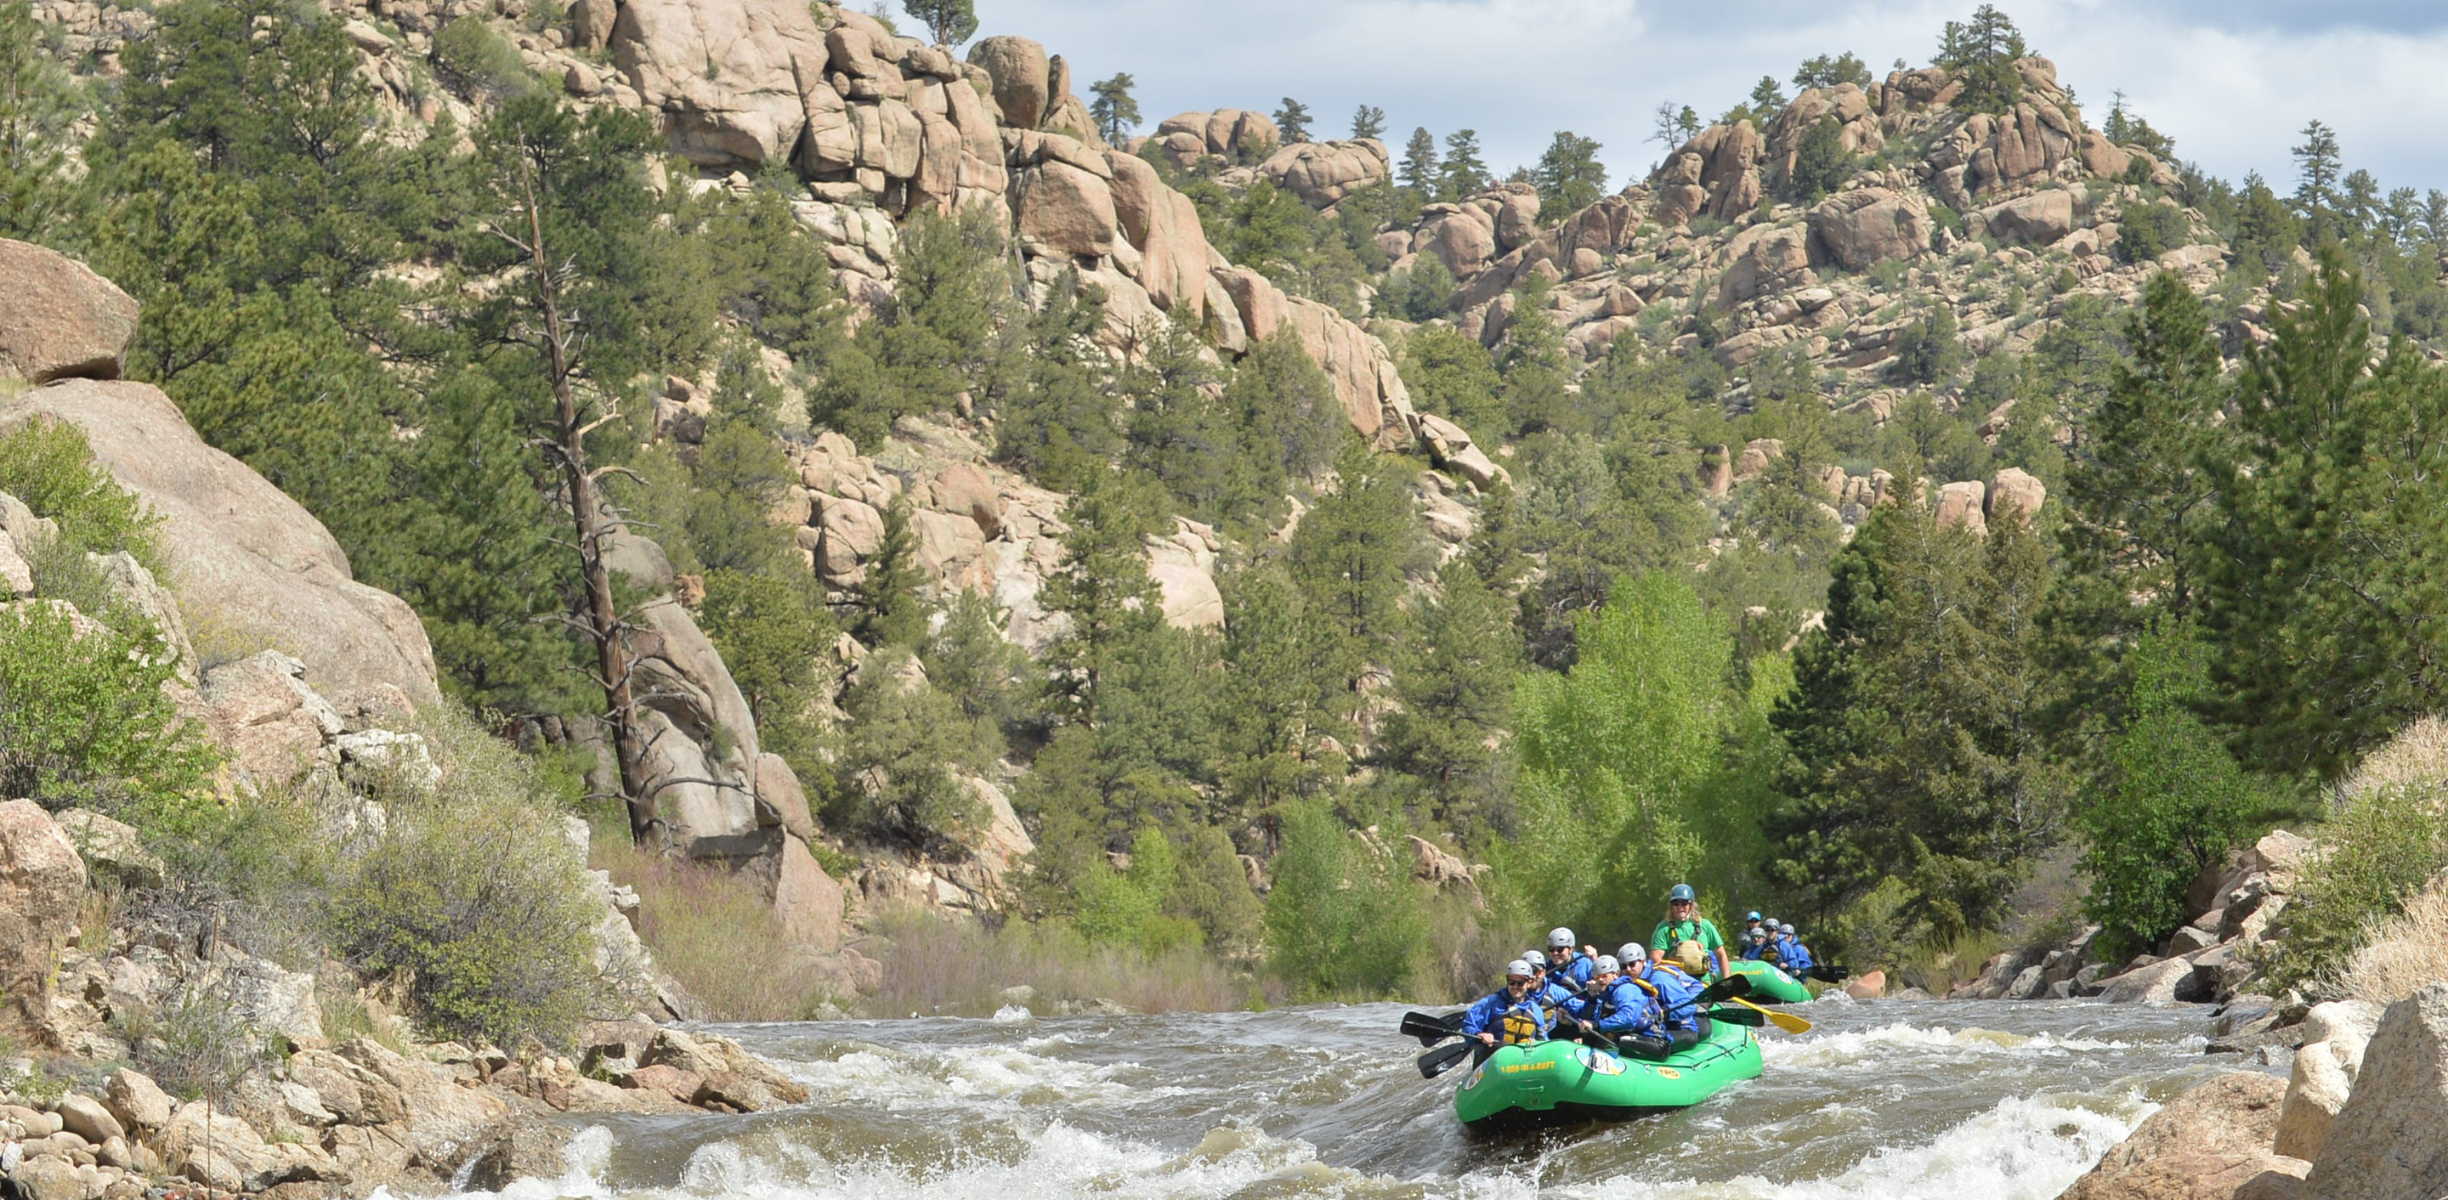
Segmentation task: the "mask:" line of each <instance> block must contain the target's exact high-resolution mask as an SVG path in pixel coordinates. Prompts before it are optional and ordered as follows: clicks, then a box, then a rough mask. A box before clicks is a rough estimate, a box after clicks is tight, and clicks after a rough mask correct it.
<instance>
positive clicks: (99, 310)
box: [0, 238, 136, 383]
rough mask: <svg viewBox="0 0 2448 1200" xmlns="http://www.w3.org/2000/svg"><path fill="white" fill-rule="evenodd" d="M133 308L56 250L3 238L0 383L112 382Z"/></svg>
mask: <svg viewBox="0 0 2448 1200" xmlns="http://www.w3.org/2000/svg"><path fill="white" fill-rule="evenodd" d="M135 336H136V301H135V300H134V299H132V298H130V297H129V296H128V294H127V293H126V292H123V291H120V290H119V288H118V286H117V285H115V284H113V283H112V282H111V281H110V280H107V279H104V278H102V277H101V276H100V275H96V274H94V272H93V270H92V269H91V268H89V267H87V266H86V265H85V264H83V263H81V262H78V261H76V260H75V259H72V258H69V257H67V256H66V255H63V254H61V253H59V252H58V251H56V250H49V249H45V248H43V247H41V246H36V245H33V244H31V243H28V242H16V241H10V240H8V239H6V238H0V379H22V380H25V381H27V382H29V383H49V382H50V381H52V380H54V379H67V378H71V377H83V378H87V379H117V378H119V372H120V369H121V368H122V367H124V366H125V365H126V359H127V345H128V341H129V340H130V339H132V338H134V337H135Z"/></svg>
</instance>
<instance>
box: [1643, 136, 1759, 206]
mask: <svg viewBox="0 0 2448 1200" xmlns="http://www.w3.org/2000/svg"><path fill="white" fill-rule="evenodd" d="M1765 149H1766V143H1765V142H1764V141H1763V140H1762V139H1761V137H1760V131H1759V127H1758V126H1756V125H1753V124H1752V123H1751V122H1749V121H1736V122H1735V123H1733V124H1732V125H1711V126H1709V127H1708V128H1706V129H1703V130H1701V131H1700V132H1699V134H1698V135H1696V136H1694V137H1693V138H1692V140H1690V141H1688V142H1685V143H1684V144H1683V146H1682V147H1681V148H1680V149H1678V150H1676V151H1675V152H1674V153H1673V154H1672V155H1670V156H1668V157H1667V160H1666V162H1665V164H1664V165H1662V166H1660V167H1659V168H1658V170H1657V172H1656V173H1655V174H1653V175H1651V176H1650V177H1649V184H1650V187H1651V189H1652V191H1653V192H1654V193H1655V195H1656V197H1657V200H1656V208H1655V215H1656V217H1657V220H1658V222H1659V223H1660V224H1664V225H1680V224H1682V223H1684V222H1685V221H1688V220H1690V219H1691V218H1693V217H1696V216H1711V217H1715V218H1717V219H1718V220H1721V221H1727V220H1732V219H1733V218H1735V217H1738V216H1741V215H1742V214H1744V213H1746V212H1749V211H1751V209H1752V207H1753V206H1755V205H1757V204H1758V203H1759V201H1760V195H1761V187H1760V170H1759V168H1760V158H1761V155H1762V153H1763V152H1764V151H1765Z"/></svg>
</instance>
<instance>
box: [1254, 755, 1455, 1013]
mask: <svg viewBox="0 0 2448 1200" xmlns="http://www.w3.org/2000/svg"><path fill="white" fill-rule="evenodd" d="M1273 867H1274V872H1275V886H1274V889H1273V890H1272V891H1270V892H1269V893H1268V894H1267V903H1266V929H1267V946H1268V963H1269V965H1270V966H1271V967H1272V968H1273V970H1274V972H1275V974H1276V975H1277V976H1279V977H1280V978H1281V979H1282V980H1283V981H1284V983H1286V984H1287V985H1289V986H1290V987H1291V988H1292V989H1293V992H1294V993H1295V994H1296V995H1300V996H1312V997H1317V996H1383V995H1386V994H1388V993H1391V992H1393V991H1394V990H1396V989H1397V988H1400V987H1402V986H1403V985H1404V984H1405V983H1406V982H1408V981H1409V979H1410V977H1411V959H1412V956H1413V955H1414V954H1415V953H1416V952H1417V951H1418V950H1419V948H1420V947H1421V945H1422V943H1424V942H1425V941H1426V939H1427V936H1428V927H1427V919H1426V916H1425V915H1424V914H1423V912H1422V911H1421V908H1420V895H1419V887H1418V885H1416V884H1414V883H1413V882H1412V881H1411V878H1410V872H1409V871H1407V870H1405V869H1404V868H1403V866H1402V864H1400V863H1399V862H1398V861H1396V860H1395V858H1394V856H1393V854H1392V852H1391V851H1389V850H1387V849H1386V848H1384V847H1383V846H1382V845H1379V844H1377V843H1375V842H1374V841H1363V840H1362V839H1361V838H1360V837H1358V836H1356V835H1354V834H1353V833H1352V832H1350V831H1347V830H1346V829H1344V827H1343V822H1342V821H1341V820H1340V819H1339V818H1337V817H1336V816H1335V814H1334V811H1333V810H1332V809H1330V808H1328V807H1326V806H1325V805H1323V804H1314V803H1313V804H1301V805H1293V806H1290V807H1288V808H1287V809H1286V810H1285V813H1284V819H1283V849H1282V850H1280V851H1278V852H1277V853H1276V855H1275V859H1274V863H1273Z"/></svg>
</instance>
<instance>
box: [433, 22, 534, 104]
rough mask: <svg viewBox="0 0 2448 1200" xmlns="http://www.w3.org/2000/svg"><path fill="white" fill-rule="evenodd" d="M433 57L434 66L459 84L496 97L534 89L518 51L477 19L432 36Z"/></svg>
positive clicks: (518, 93) (454, 25)
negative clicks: (454, 78)
mask: <svg viewBox="0 0 2448 1200" xmlns="http://www.w3.org/2000/svg"><path fill="white" fill-rule="evenodd" d="M433 57H434V65H436V66H438V67H441V68H442V69H443V70H444V71H446V72H449V73H450V74H451V75H454V76H456V77H457V78H458V79H459V81H460V82H462V83H464V84H466V85H467V86H469V87H471V88H474V89H476V90H478V91H482V92H486V93H489V94H491V95H493V96H496V97H504V98H506V97H511V96H523V95H526V94H527V93H528V92H529V91H531V90H533V89H534V87H535V77H534V76H532V75H529V74H528V73H527V64H526V62H524V61H523V60H521V59H520V58H519V52H518V47H516V46H513V45H511V44H510V43H509V42H507V41H504V40H503V39H502V36H501V35H500V34H498V33H495V32H493V29H492V27H491V26H489V25H487V24H485V22H484V21H483V20H481V19H473V20H471V19H467V18H461V19H459V20H456V21H452V22H450V23H449V24H446V25H444V26H443V27H442V29H441V31H440V32H438V33H436V34H434V39H433Z"/></svg>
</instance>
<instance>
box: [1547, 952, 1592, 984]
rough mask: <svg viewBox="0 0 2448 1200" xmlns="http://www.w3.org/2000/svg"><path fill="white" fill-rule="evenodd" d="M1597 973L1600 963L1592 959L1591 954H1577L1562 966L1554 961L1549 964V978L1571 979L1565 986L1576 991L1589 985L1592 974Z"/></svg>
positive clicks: (1559, 980) (1556, 979)
mask: <svg viewBox="0 0 2448 1200" xmlns="http://www.w3.org/2000/svg"><path fill="white" fill-rule="evenodd" d="M1597 973H1598V964H1597V963H1595V962H1593V961H1591V960H1590V956H1589V955H1586V954H1575V955H1573V956H1572V957H1571V958H1570V959H1568V960H1566V961H1565V963H1564V965H1562V966H1557V965H1555V964H1554V963H1549V964H1548V965H1547V978H1549V979H1552V980H1555V981H1557V982H1563V981H1565V980H1571V982H1570V983H1566V984H1565V986H1566V987H1569V988H1571V989H1573V990H1574V991H1579V990H1581V989H1582V988H1585V987H1588V986H1589V981H1590V976H1592V975H1595V974H1597Z"/></svg>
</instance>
